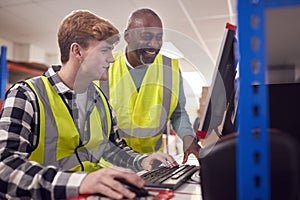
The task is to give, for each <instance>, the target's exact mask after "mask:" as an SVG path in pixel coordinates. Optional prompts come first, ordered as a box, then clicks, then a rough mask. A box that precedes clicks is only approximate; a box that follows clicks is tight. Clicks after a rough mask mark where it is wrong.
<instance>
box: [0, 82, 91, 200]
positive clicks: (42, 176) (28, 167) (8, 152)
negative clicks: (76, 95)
mask: <svg viewBox="0 0 300 200" xmlns="http://www.w3.org/2000/svg"><path fill="white" fill-rule="evenodd" d="M36 106H37V104H36V101H35V98H34V94H33V93H32V92H31V90H30V89H28V88H26V85H25V84H17V85H15V86H13V87H12V88H11V89H10V90H9V91H8V93H7V95H6V99H5V102H4V104H3V109H2V113H1V118H0V197H1V196H2V197H4V198H7V199H16V198H17V199H18V198H19V199H64V198H67V197H72V196H77V195H78V192H79V191H78V190H79V185H80V182H81V180H82V179H83V178H84V176H85V174H84V173H68V172H61V171H59V170H58V169H57V168H54V167H51V166H47V167H45V166H42V165H40V164H38V163H36V162H32V161H29V160H28V157H29V155H30V152H31V151H32V141H33V138H34V137H33V135H34V134H37V133H36V132H35V131H36V128H35V125H36V124H37V113H36V112H37V108H36Z"/></svg>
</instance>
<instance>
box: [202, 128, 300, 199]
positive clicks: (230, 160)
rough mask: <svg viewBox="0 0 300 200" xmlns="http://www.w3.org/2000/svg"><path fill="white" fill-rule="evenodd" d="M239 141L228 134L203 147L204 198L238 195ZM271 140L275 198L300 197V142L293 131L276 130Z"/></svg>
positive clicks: (234, 196) (272, 177) (271, 164)
mask: <svg viewBox="0 0 300 200" xmlns="http://www.w3.org/2000/svg"><path fill="white" fill-rule="evenodd" d="M299 134H300V133H299ZM236 144H237V137H236V135H228V136H226V137H223V138H221V139H220V140H219V141H218V142H217V143H216V144H214V145H211V146H208V147H205V148H203V149H202V152H201V154H200V166H201V167H200V179H201V190H202V197H203V199H204V200H220V199H230V200H234V199H237V189H236V183H237V181H236V169H237V167H236ZM269 144H270V179H271V180H270V187H271V192H270V194H271V199H272V200H277V199H278V200H282V199H285V200H299V199H300V172H299V170H300V164H299V163H300V147H299V143H298V142H297V141H296V140H295V139H294V138H293V137H292V136H291V135H289V134H286V133H282V132H272V133H270V134H269Z"/></svg>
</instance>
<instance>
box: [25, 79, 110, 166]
mask: <svg viewBox="0 0 300 200" xmlns="http://www.w3.org/2000/svg"><path fill="white" fill-rule="evenodd" d="M26 82H27V83H28V85H29V86H30V87H31V89H32V90H33V91H34V93H35V94H36V97H37V100H38V104H39V122H40V133H39V140H38V144H37V147H36V149H35V150H34V151H33V152H32V154H31V156H30V157H29V159H30V160H34V161H37V162H39V163H40V164H43V165H54V166H56V167H59V168H61V169H63V170H70V169H71V170H82V168H81V167H80V166H81V165H83V167H84V170H85V171H94V170H97V169H99V161H100V158H101V157H102V153H103V151H104V148H105V144H106V143H107V140H108V137H109V135H108V134H109V133H110V129H111V116H110V110H109V106H108V105H107V102H106V99H105V97H104V95H103V94H102V93H101V91H100V90H99V89H98V92H99V95H100V96H99V97H97V98H99V100H98V101H97V103H95V102H94V104H93V105H92V106H93V109H92V111H91V113H90V117H89V119H88V121H89V122H90V123H89V124H90V126H88V127H89V129H90V131H89V135H88V136H89V140H88V141H87V143H86V144H84V145H80V134H79V132H78V130H77V128H76V125H75V123H74V121H73V118H72V116H71V114H70V113H69V110H68V108H67V106H66V105H65V103H64V101H63V100H62V98H61V97H60V96H59V94H57V93H56V91H55V90H54V88H53V87H52V86H51V84H50V83H49V81H48V79H47V78H46V77H44V76H41V77H37V78H33V79H30V80H27V81H26ZM93 87H94V86H93ZM96 88H97V87H96ZM94 92H96V91H94ZM62 116H63V117H62ZM102 125H103V126H102ZM102 133H105V134H102ZM76 153H77V155H76Z"/></svg>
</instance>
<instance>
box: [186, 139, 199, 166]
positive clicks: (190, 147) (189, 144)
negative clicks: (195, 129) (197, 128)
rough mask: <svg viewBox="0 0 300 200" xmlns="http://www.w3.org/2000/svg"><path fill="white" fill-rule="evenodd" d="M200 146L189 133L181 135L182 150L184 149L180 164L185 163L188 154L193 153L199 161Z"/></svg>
mask: <svg viewBox="0 0 300 200" xmlns="http://www.w3.org/2000/svg"><path fill="white" fill-rule="evenodd" d="M200 149H201V147H200V145H199V144H198V142H197V140H196V139H195V138H194V137H192V136H190V135H186V136H184V137H183V151H184V157H183V161H182V164H185V163H186V162H187V160H188V157H189V155H190V154H194V155H195V156H196V158H197V159H198V161H199V151H200Z"/></svg>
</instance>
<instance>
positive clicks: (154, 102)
mask: <svg viewBox="0 0 300 200" xmlns="http://www.w3.org/2000/svg"><path fill="white" fill-rule="evenodd" d="M114 57H115V62H114V63H112V65H111V67H110V68H109V73H108V74H109V79H108V84H109V87H108V93H109V101H110V104H111V105H112V107H113V109H114V110H115V112H116V115H117V121H118V128H119V129H118V133H119V135H120V137H121V138H122V139H124V140H125V141H126V143H127V144H128V146H130V147H131V148H132V149H134V150H135V151H137V152H140V153H150V152H154V151H157V150H162V147H163V146H162V133H163V131H164V129H165V128H166V124H167V122H168V120H169V119H170V117H171V115H172V113H173V111H174V110H175V108H176V106H177V104H178V95H179V84H180V70H179V66H178V61H177V60H176V59H170V58H167V57H165V56H162V55H161V54H159V55H158V56H157V57H156V59H155V61H154V63H152V64H151V65H149V66H148V69H147V71H146V73H145V76H144V79H143V81H142V83H141V87H140V89H139V91H138V90H137V88H136V86H135V83H134V81H133V79H132V77H131V75H130V72H129V70H128V68H127V66H126V63H125V60H124V55H123V52H121V51H120V52H117V53H116V54H115V55H114Z"/></svg>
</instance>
